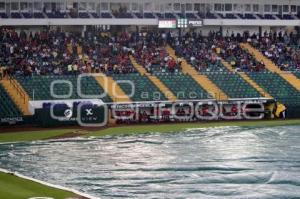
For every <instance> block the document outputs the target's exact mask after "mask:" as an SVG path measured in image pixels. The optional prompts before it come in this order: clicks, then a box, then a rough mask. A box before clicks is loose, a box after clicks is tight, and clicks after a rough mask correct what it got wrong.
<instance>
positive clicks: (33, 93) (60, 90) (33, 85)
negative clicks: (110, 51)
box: [17, 75, 111, 102]
mask: <svg viewBox="0 0 300 199" xmlns="http://www.w3.org/2000/svg"><path fill="white" fill-rule="evenodd" d="M77 79H78V78H77V77H76V76H70V75H67V76H51V75H49V76H33V77H21V76H19V77H17V80H18V81H19V82H20V83H21V85H22V86H23V88H24V89H25V90H26V92H27V93H28V94H29V96H30V97H31V99H34V100H53V99H57V98H56V97H55V96H53V95H51V92H50V86H51V83H52V82H53V81H54V80H64V81H70V82H71V83H72V87H73V89H72V90H71V96H70V97H68V98H70V99H81V98H82V97H83V98H85V97H84V96H80V95H79V94H78V93H77V87H78V86H77ZM80 86H81V90H82V95H94V96H95V95H101V94H103V93H104V90H103V88H101V87H100V86H99V84H98V83H97V82H96V80H95V79H94V78H93V77H83V78H82V81H81V84H80ZM69 88H70V87H69V85H67V84H66V83H61V84H57V85H55V86H54V87H53V91H54V94H56V95H68V94H69V92H70V89H69ZM86 98H88V97H86ZM102 100H103V101H104V102H111V99H110V97H109V96H108V95H106V97H103V98H102Z"/></svg>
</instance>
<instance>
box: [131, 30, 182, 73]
mask: <svg viewBox="0 0 300 199" xmlns="http://www.w3.org/2000/svg"><path fill="white" fill-rule="evenodd" d="M167 37H168V35H167V34H166V33H158V32H157V33H149V34H144V35H141V36H140V37H139V38H138V40H137V43H136V46H135V53H134V56H135V58H136V60H137V61H138V62H139V63H140V64H141V65H142V66H144V67H145V68H146V70H147V71H148V72H150V73H153V72H162V73H164V72H170V73H172V72H179V71H180V70H181V62H182V61H181V59H178V60H175V59H174V58H172V57H171V56H170V55H169V54H168V52H167V50H166V44H167Z"/></svg>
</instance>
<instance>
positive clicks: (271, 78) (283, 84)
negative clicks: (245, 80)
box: [248, 72, 300, 106]
mask: <svg viewBox="0 0 300 199" xmlns="http://www.w3.org/2000/svg"><path fill="white" fill-rule="evenodd" d="M248 75H249V76H250V77H251V78H252V79H253V80H254V81H256V82H257V83H258V84H259V85H260V86H261V87H262V88H263V89H264V90H265V91H267V92H268V93H270V95H272V96H273V97H274V98H275V99H276V100H278V101H279V102H281V103H283V104H285V105H287V106H295V105H300V92H299V91H298V90H296V89H295V88H294V87H293V86H292V85H290V84H289V83H288V82H287V81H286V80H284V79H283V78H282V77H280V76H279V75H278V74H276V73H272V72H260V73H255V72H252V73H248Z"/></svg>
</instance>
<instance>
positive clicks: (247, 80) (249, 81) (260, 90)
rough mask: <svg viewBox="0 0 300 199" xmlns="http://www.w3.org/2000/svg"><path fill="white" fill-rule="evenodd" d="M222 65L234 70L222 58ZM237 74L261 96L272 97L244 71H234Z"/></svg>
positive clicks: (232, 70) (231, 70)
mask: <svg viewBox="0 0 300 199" xmlns="http://www.w3.org/2000/svg"><path fill="white" fill-rule="evenodd" d="M221 62H222V64H223V66H225V68H227V69H228V70H229V71H230V72H235V70H234V68H232V66H231V65H230V64H229V63H228V62H227V61H225V60H224V59H222V60H221ZM236 73H237V74H239V75H240V76H241V77H242V78H243V79H244V80H245V81H246V82H248V84H250V85H251V86H252V87H253V88H255V89H256V90H257V91H258V92H259V93H260V94H261V95H262V96H264V97H266V98H273V97H272V96H271V95H270V94H269V93H268V92H267V91H265V90H264V89H263V88H262V87H260V86H259V85H258V84H257V83H256V82H255V81H254V80H252V79H251V78H250V77H249V76H248V75H247V74H246V73H244V72H236Z"/></svg>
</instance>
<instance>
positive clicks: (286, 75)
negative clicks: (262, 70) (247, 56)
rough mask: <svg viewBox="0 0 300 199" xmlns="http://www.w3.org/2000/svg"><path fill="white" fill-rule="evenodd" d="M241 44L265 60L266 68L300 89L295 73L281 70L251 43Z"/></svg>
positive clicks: (256, 57) (256, 56) (255, 55)
mask: <svg viewBox="0 0 300 199" xmlns="http://www.w3.org/2000/svg"><path fill="white" fill-rule="evenodd" d="M240 46H241V47H242V48H244V49H247V50H248V52H249V53H251V54H252V55H253V56H254V57H255V59H256V60H257V61H259V62H261V61H262V62H263V63H264V64H265V66H266V68H267V69H268V70H269V71H271V72H274V73H277V74H278V75H279V76H281V77H282V78H283V79H285V80H286V81H287V82H288V83H289V84H291V85H292V86H293V87H294V88H296V89H297V90H298V91H300V79H298V78H297V77H296V76H295V75H294V74H292V73H288V72H284V71H281V70H280V69H279V67H278V66H276V65H275V63H274V62H272V61H271V60H270V59H268V58H267V57H265V56H264V55H263V54H262V53H261V52H260V51H258V50H257V49H255V48H254V47H253V46H251V45H250V44H249V43H241V44H240Z"/></svg>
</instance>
